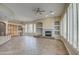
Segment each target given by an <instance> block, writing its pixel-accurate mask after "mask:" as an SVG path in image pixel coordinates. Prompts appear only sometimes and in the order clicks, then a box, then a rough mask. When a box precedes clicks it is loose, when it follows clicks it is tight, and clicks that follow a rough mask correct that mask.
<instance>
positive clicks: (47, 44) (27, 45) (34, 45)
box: [0, 36, 68, 55]
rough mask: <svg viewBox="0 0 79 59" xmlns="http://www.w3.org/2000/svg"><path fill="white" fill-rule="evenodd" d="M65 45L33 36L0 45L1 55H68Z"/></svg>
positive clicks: (54, 40)
mask: <svg viewBox="0 0 79 59" xmlns="http://www.w3.org/2000/svg"><path fill="white" fill-rule="evenodd" d="M67 54H68V52H67V50H66V48H65V46H64V45H63V43H62V42H61V41H59V40H56V39H46V38H35V37H32V36H21V37H14V38H12V39H11V40H9V41H8V42H6V43H5V44H3V45H0V55H67Z"/></svg>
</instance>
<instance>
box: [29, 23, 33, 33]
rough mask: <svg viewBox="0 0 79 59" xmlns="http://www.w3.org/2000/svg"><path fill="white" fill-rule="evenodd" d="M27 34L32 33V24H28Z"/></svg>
mask: <svg viewBox="0 0 79 59" xmlns="http://www.w3.org/2000/svg"><path fill="white" fill-rule="evenodd" d="M28 32H29V33H32V32H33V24H28Z"/></svg>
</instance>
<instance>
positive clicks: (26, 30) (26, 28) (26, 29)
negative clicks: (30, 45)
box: [25, 24, 27, 32]
mask: <svg viewBox="0 0 79 59" xmlns="http://www.w3.org/2000/svg"><path fill="white" fill-rule="evenodd" d="M25 32H27V24H26V25H25Z"/></svg>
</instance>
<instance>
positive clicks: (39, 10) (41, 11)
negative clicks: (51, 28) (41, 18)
mask: <svg viewBox="0 0 79 59" xmlns="http://www.w3.org/2000/svg"><path fill="white" fill-rule="evenodd" d="M33 11H34V13H35V14H40V15H41V14H42V13H43V12H45V10H41V9H40V8H35V9H34V10H33Z"/></svg>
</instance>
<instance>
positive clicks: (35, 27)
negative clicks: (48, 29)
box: [34, 24, 36, 32]
mask: <svg viewBox="0 0 79 59" xmlns="http://www.w3.org/2000/svg"><path fill="white" fill-rule="evenodd" d="M34 32H36V24H34Z"/></svg>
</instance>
